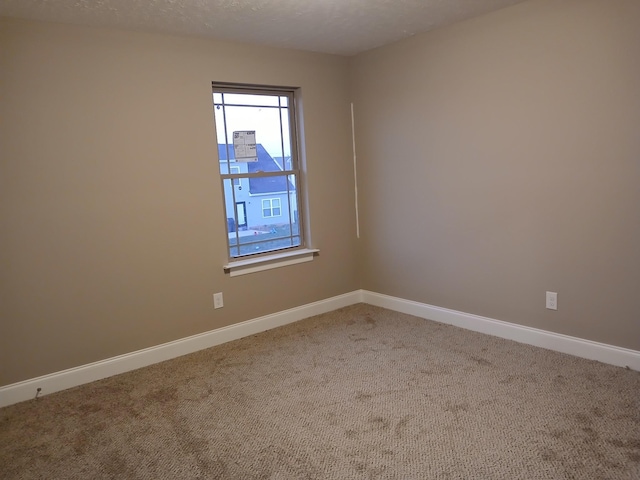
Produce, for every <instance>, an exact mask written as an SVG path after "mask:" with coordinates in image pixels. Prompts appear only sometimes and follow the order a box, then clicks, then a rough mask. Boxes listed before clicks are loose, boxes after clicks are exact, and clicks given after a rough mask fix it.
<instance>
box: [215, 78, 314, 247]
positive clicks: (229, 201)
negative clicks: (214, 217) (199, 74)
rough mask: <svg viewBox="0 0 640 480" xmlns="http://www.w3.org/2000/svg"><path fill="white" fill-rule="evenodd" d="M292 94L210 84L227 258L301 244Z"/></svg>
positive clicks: (279, 90)
mask: <svg viewBox="0 0 640 480" xmlns="http://www.w3.org/2000/svg"><path fill="white" fill-rule="evenodd" d="M294 94H295V91H294V90H293V89H279V88H270V87H269V88H254V87H244V86H233V85H228V84H218V83H214V84H213V106H214V113H215V124H216V132H217V140H218V157H219V161H220V177H221V179H222V186H223V193H224V204H225V212H226V225H227V237H228V247H229V258H230V259H237V258H239V257H245V256H249V255H260V254H263V253H268V252H271V253H273V252H274V251H277V250H283V249H293V248H301V247H303V246H304V239H303V236H302V232H303V229H302V228H300V227H301V226H300V223H301V215H300V208H299V201H300V195H299V193H300V192H299V188H300V178H299V174H300V172H299V169H298V154H297V136H296V135H297V133H296V132H297V128H296V126H297V125H296V115H295V113H296V112H295V105H294V102H295V95H294Z"/></svg>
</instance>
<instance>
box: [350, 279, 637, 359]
mask: <svg viewBox="0 0 640 480" xmlns="http://www.w3.org/2000/svg"><path fill="white" fill-rule="evenodd" d="M362 301H363V302H364V303H368V304H370V305H375V306H378V307H383V308H388V309H389V310H394V311H396V312H401V313H407V314H409V315H415V316H417V317H422V318H426V319H428V320H433V321H435V322H440V323H446V324H449V325H455V326H456V327H461V328H465V329H467V330H473V331H475V332H480V333H486V334H488V335H493V336H496V337H501V338H506V339H508V340H514V341H516V342H520V343H526V344H528V345H533V346H536V347H541V348H546V349H548V350H554V351H556V352H561V353H567V354H569V355H574V356H576V357H581V358H587V359H589V360H597V361H599V362H602V363H608V364H610V365H616V366H618V367H629V368H631V369H632V370H636V371H640V352H638V351H636V350H630V349H627V348H621V347H615V346H613V345H607V344H605V343H598V342H593V341H591V340H583V339H581V338H576V337H570V336H568V335H562V334H560V333H553V332H548V331H546V330H539V329H537V328H531V327H525V326H522V325H517V324H514V323H509V322H503V321H501V320H494V319H492V318H487V317H481V316H479V315H473V314H470V313H464V312H458V311H456V310H449V309H447V308H441V307H435V306H433V305H427V304H425V303H419V302H413V301H410V300H404V299H401V298H397V297H390V296H388V295H382V294H380V293H374V292H369V291H367V290H363V291H362Z"/></svg>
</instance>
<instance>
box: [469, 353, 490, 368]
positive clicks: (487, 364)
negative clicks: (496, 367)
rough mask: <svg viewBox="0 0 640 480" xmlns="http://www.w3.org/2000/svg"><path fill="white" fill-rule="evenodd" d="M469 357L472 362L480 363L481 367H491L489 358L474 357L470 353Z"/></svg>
mask: <svg viewBox="0 0 640 480" xmlns="http://www.w3.org/2000/svg"><path fill="white" fill-rule="evenodd" d="M469 358H470V359H471V360H473V361H474V362H476V363H477V364H478V365H482V366H483V367H493V363H491V362H490V361H489V360H487V359H485V358H481V357H476V356H473V355H471V356H470V357H469Z"/></svg>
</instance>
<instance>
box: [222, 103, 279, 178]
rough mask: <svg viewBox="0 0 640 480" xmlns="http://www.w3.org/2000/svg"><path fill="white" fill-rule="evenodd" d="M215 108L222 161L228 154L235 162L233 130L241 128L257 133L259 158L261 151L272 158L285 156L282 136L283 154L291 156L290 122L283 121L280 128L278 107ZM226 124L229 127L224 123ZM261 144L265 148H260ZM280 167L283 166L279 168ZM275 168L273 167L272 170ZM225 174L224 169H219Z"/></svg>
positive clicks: (224, 160) (230, 159)
mask: <svg viewBox="0 0 640 480" xmlns="http://www.w3.org/2000/svg"><path fill="white" fill-rule="evenodd" d="M222 112H223V109H222V108H221V109H219V110H218V109H217V108H216V109H215V117H216V118H215V120H216V125H217V126H218V127H217V138H218V155H219V157H220V161H221V163H223V162H226V160H227V155H228V157H229V161H231V162H234V161H235V153H234V150H233V132H236V131H242V130H253V131H255V132H256V144H257V145H258V157H259V158H258V159H259V160H260V156H261V153H263V154H264V153H266V154H267V156H269V157H271V159H273V158H274V157H280V158H281V157H283V150H282V148H283V145H282V139H283V138H284V141H285V143H284V156H290V155H291V141H290V138H291V137H290V133H289V123H288V121H287V122H286V123H284V124H283V131H282V135H281V131H280V114H279V113H278V109H274V108H260V107H225V108H224V112H225V113H224V115H223V113H222ZM225 124H226V130H225V128H224V125H225ZM225 142H227V143H228V145H229V149H228V150H229V151H228V152H227V149H226V148H225ZM260 146H262V148H260ZM278 169H279V170H281V168H280V167H278ZM269 171H272V170H269ZM220 173H222V171H221V172H220Z"/></svg>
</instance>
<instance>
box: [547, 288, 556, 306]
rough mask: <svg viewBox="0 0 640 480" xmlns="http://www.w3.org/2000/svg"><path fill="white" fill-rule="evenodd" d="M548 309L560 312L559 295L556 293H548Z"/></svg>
mask: <svg viewBox="0 0 640 480" xmlns="http://www.w3.org/2000/svg"><path fill="white" fill-rule="evenodd" d="M547 308H548V309H549V310H558V294H557V293H556V292H547Z"/></svg>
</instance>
